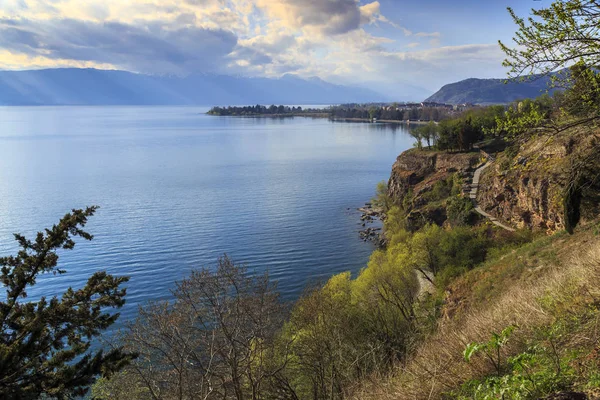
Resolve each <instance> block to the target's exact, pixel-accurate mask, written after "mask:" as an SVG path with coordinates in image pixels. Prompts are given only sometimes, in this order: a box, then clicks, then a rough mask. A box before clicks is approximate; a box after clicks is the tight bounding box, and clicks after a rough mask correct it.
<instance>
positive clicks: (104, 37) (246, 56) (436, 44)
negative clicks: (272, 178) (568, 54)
mask: <svg viewBox="0 0 600 400" xmlns="http://www.w3.org/2000/svg"><path fill="white" fill-rule="evenodd" d="M383 8H384V7H383V6H382V5H381V4H380V2H379V1H369V0H363V1H361V2H359V1H358V0H127V1H124V0H86V1H81V0H27V1H25V0H3V1H2V3H1V4H0V56H1V60H2V61H1V63H0V68H11V69H12V68H15V69H19V68H34V67H35V68H37V67H52V66H86V67H101V68H120V69H129V70H134V71H139V72H166V73H177V74H186V73H193V72H197V71H198V72H200V71H201V72H219V73H241V74H248V75H260V76H281V75H282V74H286V73H294V74H298V75H301V76H305V77H310V76H319V77H321V78H323V79H327V80H330V81H335V82H340V83H351V84H355V83H356V82H358V81H373V82H383V83H385V84H392V83H395V82H396V83H397V82H405V81H413V82H414V81H417V80H419V79H422V80H424V81H426V84H428V85H430V86H436V85H438V82H443V83H447V82H448V81H450V80H453V79H457V78H462V77H463V76H464V75H465V74H467V73H468V74H473V75H475V76H479V75H481V74H482V72H485V73H492V72H494V73H496V71H501V70H500V68H499V66H500V61H501V59H502V56H501V55H500V54H499V50H498V48H497V46H496V45H465V46H454V47H440V44H441V42H442V38H443V35H442V33H441V32H413V31H411V30H410V29H407V28H406V27H403V26H401V25H398V24H397V23H395V22H393V21H391V20H390V19H388V18H387V17H386V16H385V10H384V9H383ZM382 25H387V26H388V27H390V26H391V27H394V28H396V29H392V31H395V32H397V34H392V35H391V36H390V37H381V36H376V35H374V34H373V33H369V32H370V31H373V32H380V31H382V30H376V29H377V27H378V26H379V27H380V26H382ZM389 31H390V30H389V29H387V30H385V32H389ZM427 44H428V45H429V47H430V48H428V49H427V50H421V49H423V48H426V47H428V46H427ZM400 49H405V50H409V51H400ZM481 65H485V69H484V68H483V67H481ZM392 86H393V85H390V87H392Z"/></svg>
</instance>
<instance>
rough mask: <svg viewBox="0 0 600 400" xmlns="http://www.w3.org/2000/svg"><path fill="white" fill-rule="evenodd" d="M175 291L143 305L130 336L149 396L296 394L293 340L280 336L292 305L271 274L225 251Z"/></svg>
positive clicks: (131, 370) (139, 376) (255, 398)
mask: <svg viewBox="0 0 600 400" xmlns="http://www.w3.org/2000/svg"><path fill="white" fill-rule="evenodd" d="M173 295H174V299H173V300H172V301H163V302H154V303H150V304H148V305H147V306H145V307H141V308H140V314H139V317H138V318H137V320H136V321H135V322H134V323H132V324H131V325H130V326H129V328H128V329H127V331H126V333H125V335H124V340H125V342H126V344H127V346H128V347H129V348H135V349H136V351H137V352H138V353H139V358H138V359H137V360H136V362H135V363H134V364H133V365H132V366H131V367H130V368H129V370H128V373H133V374H134V375H135V376H136V384H137V385H142V386H144V388H145V391H144V393H145V395H146V398H147V397H151V398H153V399H240V400H241V399H252V400H259V399H265V398H273V394H274V393H278V394H277V396H278V397H287V398H294V395H293V393H292V394H290V393H289V388H290V386H289V385H286V382H285V379H284V378H283V374H282V371H283V369H284V368H285V367H286V365H287V362H288V360H287V350H286V349H287V347H288V346H289V344H287V343H281V342H280V341H279V340H278V338H279V336H278V333H279V330H280V328H281V327H282V326H283V321H284V317H285V312H284V311H285V310H284V306H283V304H282V303H281V302H280V300H279V294H278V293H277V291H276V287H275V285H274V284H273V283H271V282H270V281H269V278H268V275H267V274H265V275H262V276H251V275H249V273H248V271H247V269H246V268H245V267H243V266H237V265H235V264H234V263H233V261H232V260H231V259H230V258H228V257H227V256H225V257H223V258H220V259H219V261H218V265H217V268H216V269H214V270H211V269H207V268H204V269H201V270H199V271H194V272H192V273H191V275H190V276H189V277H188V278H186V279H184V280H182V281H181V282H178V283H177V285H176V288H175V290H174V291H173ZM138 392H139V391H138Z"/></svg>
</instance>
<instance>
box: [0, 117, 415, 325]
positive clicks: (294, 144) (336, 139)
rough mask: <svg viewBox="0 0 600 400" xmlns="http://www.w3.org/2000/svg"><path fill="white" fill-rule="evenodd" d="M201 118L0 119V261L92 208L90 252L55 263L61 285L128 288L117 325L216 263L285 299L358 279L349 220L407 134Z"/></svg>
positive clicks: (358, 249)
mask: <svg viewBox="0 0 600 400" xmlns="http://www.w3.org/2000/svg"><path fill="white" fill-rule="evenodd" d="M205 111H206V109H202V108H198V107H58V108H56V107H34V108H29V107H14V108H0V255H8V254H12V253H13V252H14V251H15V249H16V244H15V242H14V240H13V237H12V233H15V232H20V233H24V234H26V235H33V234H34V233H35V232H37V231H38V230H40V229H41V228H44V227H49V226H51V225H52V224H53V223H55V222H57V221H58V219H59V218H60V217H61V216H62V215H64V214H65V212H67V211H69V210H70V209H71V208H81V207H85V206H87V205H92V204H96V205H99V206H101V208H100V210H99V211H98V213H97V214H96V216H94V217H93V218H92V219H91V220H90V222H89V224H88V225H87V230H88V231H89V232H91V233H92V234H94V236H95V238H94V240H93V241H92V242H85V241H82V240H80V241H79V242H78V244H77V246H76V247H75V250H73V251H69V252H61V258H60V265H61V266H62V268H64V269H65V270H67V274H65V275H61V276H52V275H47V276H44V277H43V278H41V279H39V281H38V285H36V286H35V287H34V288H33V289H32V290H31V291H30V296H32V298H37V297H38V296H41V295H45V296H53V295H56V294H60V293H62V291H64V290H65V288H67V287H69V286H73V287H80V286H82V285H83V284H84V282H85V281H86V279H87V277H89V276H90V275H91V274H92V273H93V272H94V271H97V270H107V271H108V272H110V273H112V274H116V275H127V276H129V277H131V280H130V282H129V283H128V285H127V287H128V295H127V304H126V306H125V307H124V308H123V310H122V312H123V317H122V318H121V321H123V320H126V319H128V318H132V317H133V316H135V313H136V310H137V306H138V305H139V304H143V303H144V302H146V301H148V300H155V299H162V298H168V297H169V296H170V292H169V289H171V288H173V286H174V284H173V283H174V281H175V280H177V279H180V278H182V277H184V276H186V275H187V274H188V273H189V272H190V270H191V269H193V268H198V267H202V266H213V265H214V264H215V262H216V260H217V258H218V257H219V256H220V255H222V254H223V253H227V254H228V255H230V256H231V257H232V258H233V259H234V260H235V261H238V262H241V263H245V264H247V265H248V267H249V268H250V269H251V270H253V271H264V270H268V271H269V272H270V275H271V277H272V278H273V279H276V280H278V282H279V289H280V291H281V292H282V294H283V296H284V298H286V299H288V300H291V299H294V298H296V297H297V296H298V295H299V294H300V293H301V292H302V290H303V288H304V287H305V286H306V285H307V283H311V282H318V281H323V280H324V279H326V278H327V277H329V276H331V275H332V274H335V273H338V272H342V271H352V272H354V273H355V272H357V271H359V270H360V268H362V267H364V266H365V264H366V262H367V261H368V258H369V255H370V253H371V252H372V251H373V246H372V245H371V244H370V243H364V242H363V241H361V240H360V239H359V236H358V231H359V230H360V229H361V223H360V218H359V217H360V215H359V213H358V212H357V211H356V208H357V207H360V206H361V205H362V204H364V202H365V201H368V200H369V199H370V198H371V197H372V196H373V194H374V190H375V186H376V184H377V182H379V181H381V180H384V179H387V178H388V177H389V173H390V169H391V166H392V163H393V162H394V160H395V158H396V157H397V156H398V154H399V153H400V152H401V151H403V150H405V149H407V148H408V147H410V146H411V144H412V139H411V138H410V137H409V136H408V135H407V134H406V131H405V129H404V128H402V127H399V126H393V125H384V124H363V123H339V122H336V123H334V122H330V121H328V120H324V119H306V118H293V119H292V118H290V119H266V118H265V119H255V118H227V117H211V116H207V115H204V114H203V113H204V112H205Z"/></svg>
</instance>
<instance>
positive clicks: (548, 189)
mask: <svg viewBox="0 0 600 400" xmlns="http://www.w3.org/2000/svg"><path fill="white" fill-rule="evenodd" d="M499 169H500V167H499V165H498V164H496V165H493V166H492V168H489V170H488V171H486V172H485V173H484V175H483V177H482V179H481V181H480V184H479V193H478V199H477V200H478V203H479V205H480V207H481V208H483V209H484V210H486V211H487V212H490V213H491V214H493V215H494V216H495V217H497V218H499V219H501V220H503V221H507V222H508V223H510V224H511V225H514V226H517V227H519V228H529V229H538V230H544V231H548V232H556V231H557V230H560V229H563V228H564V222H563V207H562V197H561V193H562V187H563V184H564V183H563V182H564V178H563V177H561V175H560V174H557V173H550V172H549V173H547V174H546V175H545V176H537V174H536V175H533V174H528V173H527V171H522V170H521V169H520V168H516V169H514V170H512V171H510V172H509V173H504V174H502V173H501V171H500V170H499Z"/></svg>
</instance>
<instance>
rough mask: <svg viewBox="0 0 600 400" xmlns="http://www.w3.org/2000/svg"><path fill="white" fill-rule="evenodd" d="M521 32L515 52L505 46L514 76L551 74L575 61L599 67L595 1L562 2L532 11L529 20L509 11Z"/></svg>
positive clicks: (598, 7) (598, 12) (507, 63)
mask: <svg viewBox="0 0 600 400" xmlns="http://www.w3.org/2000/svg"><path fill="white" fill-rule="evenodd" d="M508 10H509V13H510V15H511V16H512V18H513V20H514V22H515V24H516V25H517V27H518V31H517V32H516V34H515V37H514V38H513V41H514V43H515V48H509V47H508V46H506V45H505V44H503V43H502V42H500V46H501V48H502V50H503V51H504V52H505V53H506V56H507V58H506V60H505V61H504V66H506V67H508V68H510V73H509V74H510V76H512V77H520V76H523V75H533V74H548V73H550V72H552V71H556V70H557V69H559V68H564V67H565V66H568V65H569V64H571V63H573V62H575V61H581V62H582V63H583V64H585V65H589V66H591V67H597V66H598V53H600V40H599V36H598V29H597V27H598V16H599V15H600V4H598V2H597V1H595V0H560V1H554V2H553V3H552V4H551V5H550V6H549V7H547V8H541V9H539V10H531V13H532V16H531V17H529V18H528V19H527V20H525V19H524V18H520V17H518V16H517V15H516V14H515V12H514V11H513V10H512V9H510V8H509V9H508Z"/></svg>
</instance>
